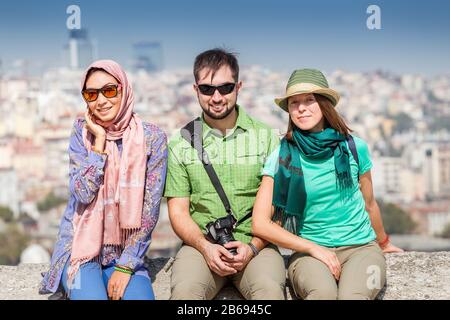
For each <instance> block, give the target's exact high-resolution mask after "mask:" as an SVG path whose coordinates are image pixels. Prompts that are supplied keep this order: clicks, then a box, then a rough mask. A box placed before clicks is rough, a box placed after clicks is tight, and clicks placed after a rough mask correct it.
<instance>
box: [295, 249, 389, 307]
mask: <svg viewBox="0 0 450 320" xmlns="http://www.w3.org/2000/svg"><path fill="white" fill-rule="evenodd" d="M329 250H331V251H333V252H335V253H336V255H337V258H338V259H339V261H340V263H341V266H342V271H341V276H340V279H339V281H336V280H335V278H334V276H333V275H332V273H331V272H330V270H329V269H328V267H327V266H326V265H325V264H324V263H323V262H321V261H319V260H317V259H316V258H313V257H311V256H309V255H306V254H302V253H298V252H297V253H294V254H293V255H292V256H291V258H290V259H289V265H288V279H289V281H290V283H291V286H292V288H293V289H294V291H295V293H296V295H297V296H299V297H301V298H302V299H310V300H319V299H324V300H336V299H339V300H349V299H351V300H360V299H367V300H369V299H370V300H373V299H375V297H376V296H377V294H378V293H379V292H380V290H381V289H382V288H383V286H384V284H385V282H386V260H385V258H384V255H383V252H382V251H381V249H380V247H379V246H378V244H377V243H376V242H375V241H372V242H369V243H368V244H365V245H358V246H345V247H337V248H329Z"/></svg>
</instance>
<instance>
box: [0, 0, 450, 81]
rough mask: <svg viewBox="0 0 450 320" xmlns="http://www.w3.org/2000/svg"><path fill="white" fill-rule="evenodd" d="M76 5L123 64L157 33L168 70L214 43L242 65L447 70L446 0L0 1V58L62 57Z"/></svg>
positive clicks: (104, 50) (38, 60) (102, 48)
mask: <svg viewBox="0 0 450 320" xmlns="http://www.w3.org/2000/svg"><path fill="white" fill-rule="evenodd" d="M72 4H76V5H79V6H80V8H81V24H82V27H84V28H87V29H88V32H89V35H90V37H91V38H93V39H95V40H96V41H97V42H98V49H99V56H100V58H112V59H116V60H117V61H119V62H120V63H122V64H124V65H127V64H129V62H130V61H131V59H132V43H133V42H136V41H141V40H150V41H160V42H161V43H162V46H163V53H164V62H165V66H166V67H167V68H168V69H176V68H180V67H186V68H191V66H192V63H193V60H194V58H195V56H196V55H197V54H198V53H199V52H201V51H203V50H206V49H209V48H212V47H215V46H226V47H227V48H230V49H232V50H233V51H236V52H238V53H239V60H240V63H241V65H249V64H260V65H263V66H265V67H268V68H271V69H273V70H276V71H282V72H289V71H290V70H292V69H294V68H300V67H315V68H320V69H323V70H324V71H331V70H335V69H345V70H351V71H369V70H375V69H382V70H386V71H393V72H397V73H421V74H425V75H435V74H449V73H450V41H449V39H450V1H445V0H440V1H439V0H427V1H406V0H390V1H375V0H373V1H369V0H368V1H363V0H353V1H350V0H334V1H332V0H329V1H325V0H323V1H300V0H297V1H295V0H223V1H211V0H209V1H208V0H164V1H162V0H152V1H143V0H141V1H139V0H128V1H119V0H108V1H105V0H91V1H85V0H83V1H75V0H53V1H50V0H42V1H25V0H14V1H1V2H0V59H1V60H2V61H3V66H4V68H8V67H9V66H10V65H11V64H12V61H14V59H18V58H23V59H26V60H28V61H29V62H30V64H31V66H38V65H43V66H51V65H55V64H61V55H62V47H63V46H64V44H65V43H66V42H67V38H68V30H67V28H66V19H67V17H68V14H67V13H66V8H67V7H68V6H69V5H72ZM371 4H376V5H378V6H379V7H380V8H381V26H382V29H381V30H372V31H371V30H369V29H367V27H366V20H367V18H368V16H369V15H368V14H367V13H366V9H367V7H368V6H369V5H371Z"/></svg>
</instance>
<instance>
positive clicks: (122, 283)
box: [108, 271, 131, 300]
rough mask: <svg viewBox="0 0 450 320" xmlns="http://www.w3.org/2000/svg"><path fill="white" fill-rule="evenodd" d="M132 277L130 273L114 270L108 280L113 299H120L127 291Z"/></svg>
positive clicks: (109, 294) (110, 295)
mask: <svg viewBox="0 0 450 320" xmlns="http://www.w3.org/2000/svg"><path fill="white" fill-rule="evenodd" d="M130 279H131V275H130V274H127V273H124V272H120V271H114V272H113V274H112V275H111V278H110V279H109V281H108V296H109V297H110V298H111V299H112V300H120V299H121V298H122V297H123V295H124V293H125V289H126V288H127V286H128V282H130Z"/></svg>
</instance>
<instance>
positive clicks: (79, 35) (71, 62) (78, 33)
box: [64, 29, 96, 69]
mask: <svg viewBox="0 0 450 320" xmlns="http://www.w3.org/2000/svg"><path fill="white" fill-rule="evenodd" d="M95 53H96V49H95V46H94V43H93V42H92V41H91V40H90V39H89V37H88V33H87V30H86V29H73V30H69V43H68V44H67V45H66V46H65V47H64V60H65V65H67V66H69V67H70V68H72V69H80V68H81V69H84V68H86V67H87V66H88V65H90V64H91V63H92V61H93V60H95V59H96V57H95Z"/></svg>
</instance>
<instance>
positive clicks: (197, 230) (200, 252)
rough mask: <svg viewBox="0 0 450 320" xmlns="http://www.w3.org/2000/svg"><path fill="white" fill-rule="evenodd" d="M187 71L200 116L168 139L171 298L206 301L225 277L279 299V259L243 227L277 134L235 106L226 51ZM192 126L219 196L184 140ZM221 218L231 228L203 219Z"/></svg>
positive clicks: (235, 68)
mask: <svg viewBox="0 0 450 320" xmlns="http://www.w3.org/2000/svg"><path fill="white" fill-rule="evenodd" d="M194 77H195V84H194V85H193V88H194V91H195V93H196V94H197V98H198V102H199V104H200V107H201V108H202V111H203V112H202V115H201V117H200V118H198V119H197V122H196V123H197V126H195V125H193V123H194V122H191V123H190V124H192V126H191V131H188V132H190V133H191V135H190V137H191V141H189V134H188V138H186V135H185V134H183V130H188V129H187V128H188V126H186V127H184V128H183V129H182V130H180V132H178V133H177V134H176V135H175V136H174V137H173V138H172V139H171V141H170V143H169V156H168V172H167V179H166V189H165V194H164V196H165V197H167V199H168V208H169V218H170V221H171V224H172V227H173V229H174V231H175V233H176V234H177V235H178V236H179V237H180V238H181V239H182V241H183V246H182V247H181V249H180V250H179V252H178V253H177V255H176V257H175V261H174V264H173V267H172V278H171V299H174V300H179V299H183V300H184V299H212V298H214V297H215V296H216V294H217V293H218V292H219V291H220V289H221V288H222V287H223V286H224V285H226V284H227V282H229V281H230V282H231V283H232V284H233V285H234V286H235V287H236V288H237V289H238V290H239V291H240V293H241V294H242V295H243V297H245V298H246V299H284V298H285V296H284V287H285V279H286V273H285V266H284V262H283V258H282V256H281V255H280V253H279V251H278V248H277V247H275V246H273V245H270V244H268V242H266V241H263V240H262V239H260V238H258V237H255V236H253V235H252V231H251V213H252V207H253V203H254V201H255V198H256V193H257V191H258V188H259V185H260V182H261V170H262V166H263V163H264V160H265V158H266V157H267V156H268V155H269V154H270V153H271V152H272V150H274V149H275V147H276V146H277V145H278V143H279V139H278V137H277V135H275V134H274V133H273V131H272V130H271V129H270V128H269V127H268V126H267V125H265V124H263V123H261V122H259V121H257V120H255V119H254V118H252V117H250V116H249V115H248V114H247V113H246V112H245V110H244V109H243V108H242V106H240V105H238V104H236V102H237V97H238V93H239V91H240V90H241V88H242V81H239V65H238V62H237V59H236V57H235V55H234V54H232V53H229V52H227V51H225V50H223V49H213V50H208V51H205V52H203V53H201V54H199V55H198V56H197V57H196V59H195V63H194ZM193 127H195V128H197V129H195V130H197V131H195V130H194V129H192V128H193ZM198 129H199V131H198ZM192 132H194V133H195V132H197V133H199V134H198V135H197V141H199V143H198V144H197V147H198V146H199V145H200V146H201V147H200V148H203V150H204V151H205V152H206V154H207V158H205V157H203V159H207V160H204V161H205V162H206V163H208V161H209V163H210V164H211V165H212V167H213V169H214V171H215V173H216V174H217V177H218V180H219V183H220V185H221V186H222V188H223V189H222V190H223V193H224V194H225V198H226V200H225V201H224V200H223V198H224V195H223V194H222V195H221V196H220V195H219V193H218V192H217V191H216V190H217V189H216V186H217V182H216V183H213V182H212V180H211V179H210V176H209V175H208V172H207V171H206V169H205V168H206V166H205V167H204V164H203V163H202V161H201V160H200V157H201V156H200V154H203V153H202V152H197V150H200V151H201V150H202V149H196V148H194V147H195V144H194V143H191V142H192V139H195V134H194V135H192ZM208 159H209V160H208ZM219 189H220V188H219ZM219 192H220V190H219ZM231 217H233V218H231ZM229 218H231V219H233V220H232V226H230V228H226V229H227V230H229V231H231V230H232V233H229V234H227V232H226V231H224V229H220V228H219V223H216V227H218V228H219V229H215V228H213V229H214V230H213V231H211V223H214V222H216V221H218V219H219V220H220V219H221V221H222V222H223V221H224V219H229ZM227 221H229V220H227ZM221 224H222V223H221ZM221 224H220V225H221ZM208 231H209V232H208ZM211 232H212V233H211ZM224 232H225V233H224ZM211 234H214V235H215V236H217V235H219V238H221V240H219V241H217V239H215V238H214V237H211ZM224 235H225V237H224ZM221 236H222V237H221ZM224 239H225V240H224Z"/></svg>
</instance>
